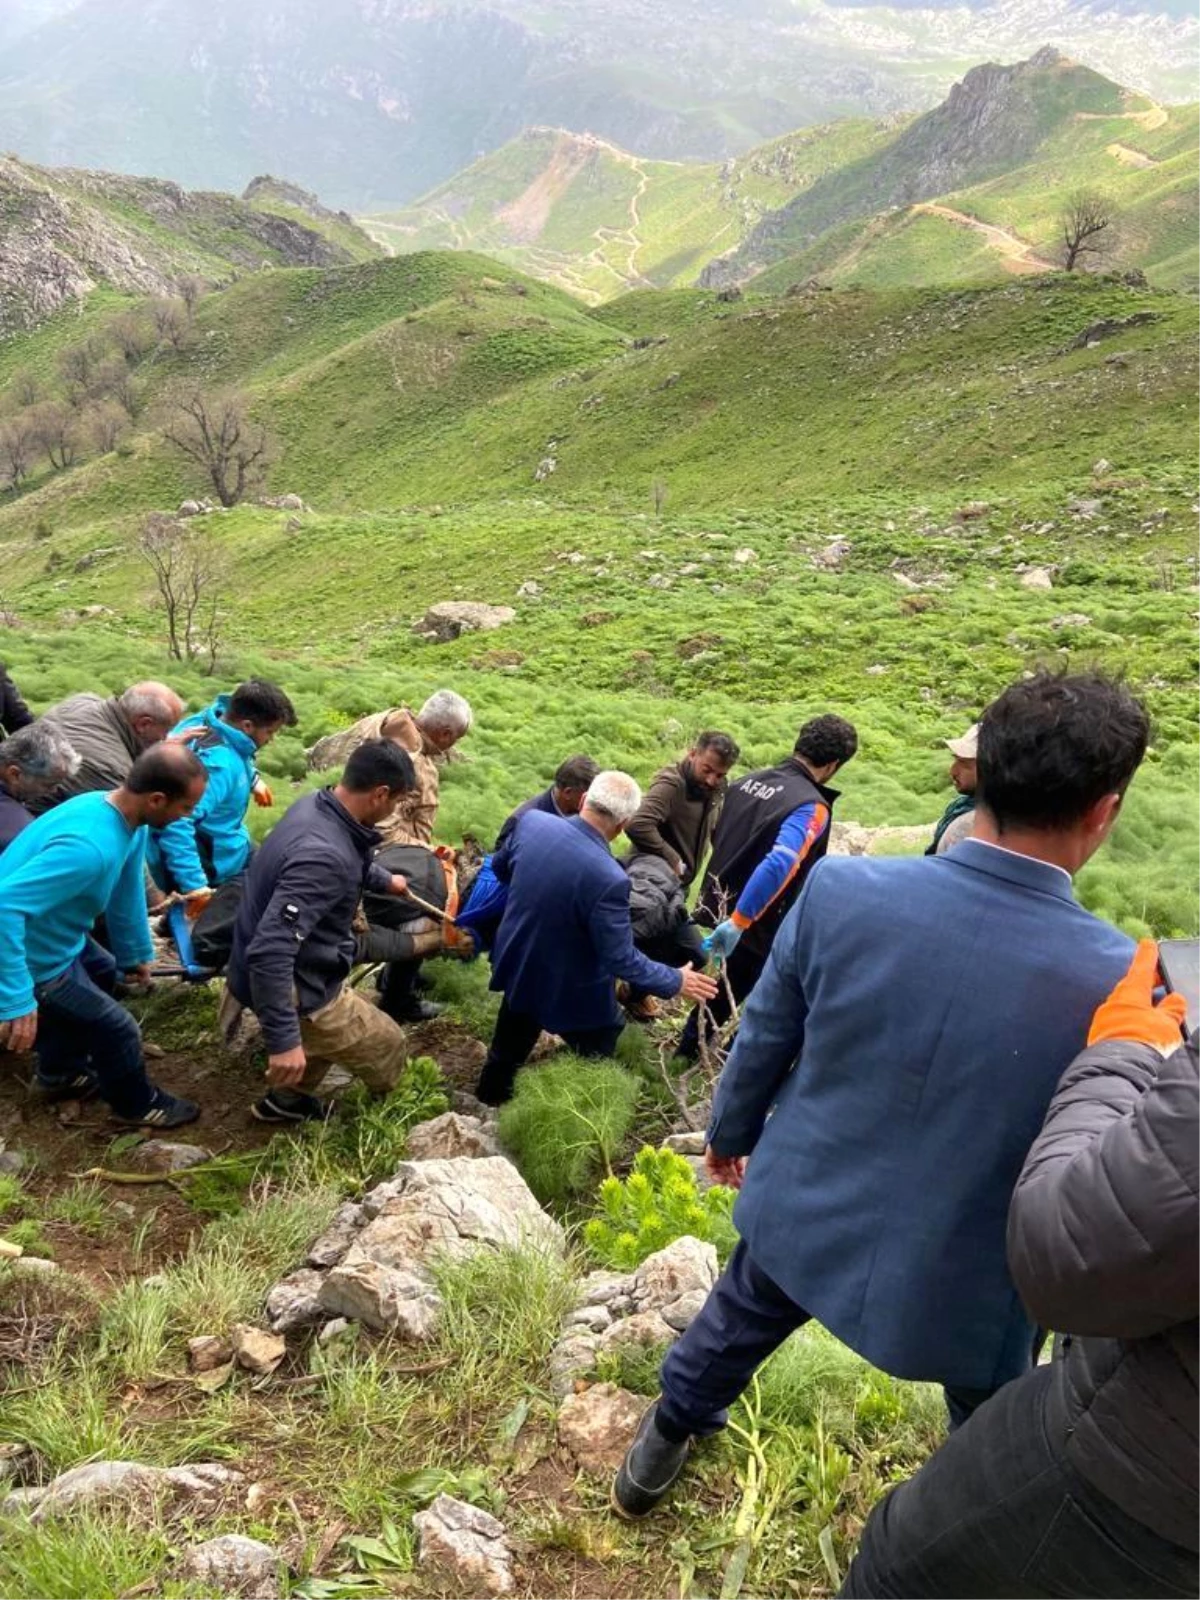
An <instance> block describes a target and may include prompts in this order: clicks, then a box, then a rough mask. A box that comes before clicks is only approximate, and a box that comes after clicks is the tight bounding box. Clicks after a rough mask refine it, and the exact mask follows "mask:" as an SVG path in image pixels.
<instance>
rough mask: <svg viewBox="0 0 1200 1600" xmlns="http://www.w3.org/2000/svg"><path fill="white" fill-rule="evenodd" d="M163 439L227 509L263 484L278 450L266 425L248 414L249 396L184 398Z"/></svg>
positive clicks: (191, 395)
mask: <svg viewBox="0 0 1200 1600" xmlns="http://www.w3.org/2000/svg"><path fill="white" fill-rule="evenodd" d="M163 437H164V438H165V439H166V441H167V443H168V444H170V445H172V446H173V447H174V448H175V449H176V450H177V451H178V452H179V453H180V455H182V456H184V457H185V458H186V459H187V460H188V461H191V462H193V463H194V464H195V465H196V466H197V467H199V468H200V470H201V472H203V474H204V477H205V479H206V480H207V481H208V483H210V484H211V485H212V487H213V489H214V491H215V492H216V496H217V499H218V500H220V502H221V504H222V505H223V506H236V505H237V504H238V502H239V501H240V500H242V499H244V498H245V496H246V493H247V491H248V490H249V489H251V488H253V487H254V486H255V485H256V484H258V483H259V482H260V481H261V479H262V477H263V474H264V473H265V472H266V469H267V467H268V466H269V465H270V463H271V461H272V459H273V457H274V453H275V446H274V441H273V440H272V438H271V436H270V434H269V433H268V432H267V430H266V429H265V428H264V427H263V426H262V424H261V423H258V422H253V421H252V420H251V418H250V416H249V401H248V399H247V397H246V396H245V395H244V394H240V393H238V392H237V391H231V392H228V393H225V394H216V395H206V394H202V393H201V392H200V391H199V390H197V389H193V390H190V391H189V392H187V393H185V394H183V395H181V396H180V398H179V399H178V400H177V401H176V403H175V408H174V413H173V415H172V417H171V419H170V421H168V423H167V425H166V427H164V429H163Z"/></svg>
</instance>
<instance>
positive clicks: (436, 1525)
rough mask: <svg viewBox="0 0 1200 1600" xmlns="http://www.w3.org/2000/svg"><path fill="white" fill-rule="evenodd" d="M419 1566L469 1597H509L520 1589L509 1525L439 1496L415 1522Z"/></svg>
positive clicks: (461, 1503)
mask: <svg viewBox="0 0 1200 1600" xmlns="http://www.w3.org/2000/svg"><path fill="white" fill-rule="evenodd" d="M413 1527H414V1528H415V1530H416V1533H417V1541H418V1544H417V1551H418V1554H417V1561H418V1564H419V1565H420V1566H421V1567H423V1568H427V1569H430V1570H432V1571H434V1572H440V1573H443V1574H445V1575H446V1576H447V1577H449V1578H452V1579H453V1580H454V1582H455V1583H457V1584H458V1585H460V1586H461V1588H462V1589H463V1591H464V1592H465V1593H467V1594H478V1593H479V1592H480V1591H481V1590H483V1591H486V1592H487V1593H488V1594H509V1593H510V1592H511V1591H512V1589H513V1588H514V1587H515V1580H514V1578H513V1570H512V1560H513V1558H512V1551H511V1550H510V1548H509V1544H508V1539H507V1537H506V1535H505V1532H504V1524H503V1523H501V1522H498V1521H497V1520H496V1518H495V1517H493V1516H491V1515H490V1514H489V1513H488V1512H486V1511H482V1510H480V1508H479V1507H478V1506H472V1505H468V1504H467V1503H466V1501H465V1500H455V1499H454V1498H453V1497H452V1496H451V1495H448V1494H440V1495H438V1497H437V1499H436V1500H435V1501H434V1502H433V1504H432V1505H431V1506H430V1507H429V1509H428V1510H427V1511H418V1512H417V1514H416V1516H415V1517H414V1518H413Z"/></svg>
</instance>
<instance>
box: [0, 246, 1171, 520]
mask: <svg viewBox="0 0 1200 1600" xmlns="http://www.w3.org/2000/svg"><path fill="white" fill-rule="evenodd" d="M485 269H486V270H485ZM1147 309H1148V310H1150V311H1152V312H1153V313H1154V315H1155V317H1156V319H1157V320H1156V321H1154V322H1153V323H1152V324H1150V325H1149V326H1147V327H1143V328H1139V329H1136V330H1131V331H1130V333H1128V334H1126V335H1122V336H1121V337H1120V338H1118V339H1117V340H1114V341H1113V342H1111V343H1110V344H1106V345H1105V346H1103V347H1101V348H1100V349H1097V350H1093V351H1074V352H1067V351H1066V346H1067V345H1068V344H1069V343H1070V341H1071V340H1072V338H1073V337H1074V336H1075V335H1076V334H1078V333H1079V332H1080V331H1081V330H1082V329H1083V328H1085V327H1086V326H1088V325H1089V324H1090V323H1091V322H1094V321H1096V320H1098V319H1100V318H1102V317H1119V316H1123V315H1129V314H1131V313H1133V312H1136V311H1141V310H1147ZM198 317H199V337H198V338H197V340H196V342H195V345H194V347H193V348H192V349H191V350H190V351H188V352H186V353H184V354H183V355H181V356H178V357H171V358H170V359H169V360H161V359H160V360H159V362H158V364H157V366H156V367H154V369H153V373H152V375H153V376H154V378H155V379H156V380H157V381H160V382H161V383H166V382H168V381H169V380H171V379H173V378H175V377H179V376H183V375H185V374H186V375H194V376H197V377H199V378H201V379H202V380H203V381H205V382H206V383H219V382H243V383H247V384H249V385H250V386H251V388H252V389H253V390H254V391H255V393H256V394H257V396H258V398H259V404H260V407H261V410H262V412H263V414H264V415H265V416H267V417H268V418H269V419H270V420H271V421H272V422H273V423H274V425H275V426H276V427H277V429H278V431H279V432H280V434H281V435H282V437H283V439H284V441H285V444H286V447H287V448H286V450H285V454H284V458H283V461H282V462H281V464H280V465H279V466H278V467H277V468H276V469H275V471H274V477H273V482H274V485H275V487H277V488H281V489H282V488H286V489H289V490H291V489H295V490H296V491H297V492H299V493H302V494H304V495H305V496H306V497H307V498H309V499H312V500H313V501H314V502H316V503H319V504H322V505H323V506H324V507H326V508H327V509H337V508H341V507H346V508H349V507H352V506H355V507H357V506H362V505H369V506H375V507H382V506H388V505H404V504H407V503H414V502H415V503H422V502H424V503H428V502H432V501H446V502H458V503H461V502H464V501H468V502H469V501H483V500H490V499H494V498H495V497H497V496H499V495H507V496H516V497H518V498H521V499H538V498H541V497H543V496H544V495H545V494H546V493H547V492H548V490H547V488H546V487H545V486H544V485H541V484H537V483H535V481H534V470H535V468H536V467H537V465H538V463H539V461H541V460H542V459H543V458H544V457H546V456H547V455H549V456H550V457H552V458H553V459H554V460H555V461H556V462H557V469H556V471H555V473H554V476H553V481H552V485H551V486H550V491H549V492H552V493H553V496H554V498H555V499H562V498H564V497H565V498H569V499H572V500H575V501H577V502H579V503H589V504H594V503H596V502H597V501H598V502H599V503H601V504H605V503H608V504H618V505H624V506H629V505H634V506H640V505H641V504H644V501H645V497H646V496H647V495H648V493H649V487H650V483H651V480H652V479H654V478H656V477H659V478H663V479H665V480H666V481H667V483H668V486H669V492H670V495H671V503H672V505H673V506H674V507H675V508H676V509H684V508H706V507H712V508H719V507H724V506H728V505H730V504H735V505H751V506H753V505H763V504H774V503H781V502H782V503H787V502H790V501H794V500H797V499H800V498H803V497H805V496H808V495H821V494H834V495H838V494H846V493H854V494H860V493H864V492H871V493H882V494H885V495H886V494H887V493H889V492H893V491H895V492H904V493H916V494H923V493H928V492H935V491H937V490H939V489H940V488H942V487H943V486H945V485H952V486H953V485H956V484H957V485H962V486H965V488H970V490H971V492H980V493H983V492H1002V491H1004V492H1021V493H1027V492H1028V491H1029V489H1030V487H1031V486H1032V485H1036V484H1038V483H1041V482H1044V481H1054V480H1060V481H1067V480H1069V479H1072V478H1073V477H1077V476H1078V475H1079V474H1080V473H1085V472H1086V471H1087V469H1088V467H1089V466H1090V464H1091V462H1092V461H1093V460H1094V459H1096V458H1097V457H1098V456H1100V455H1107V456H1108V457H1109V458H1110V459H1112V460H1115V461H1131V460H1134V461H1138V462H1140V463H1142V464H1147V463H1151V462H1156V461H1162V460H1164V459H1168V458H1170V457H1171V456H1172V455H1173V454H1174V453H1175V452H1176V450H1177V447H1178V445H1177V442H1178V438H1179V436H1180V429H1181V428H1182V427H1183V426H1184V425H1185V421H1184V419H1185V418H1187V417H1188V416H1189V415H1190V407H1191V403H1192V393H1193V372H1192V366H1191V361H1190V356H1189V348H1188V340H1189V338H1190V337H1191V335H1192V330H1193V329H1194V327H1195V308H1194V306H1193V305H1192V304H1191V303H1190V302H1188V301H1186V300H1184V299H1181V298H1178V297H1174V296H1165V295H1155V294H1148V293H1146V292H1137V291H1130V290H1128V289H1125V288H1123V287H1121V286H1120V285H1117V284H1114V283H1112V282H1110V281H1108V280H1094V281H1090V280H1083V279H1074V280H1067V279H1049V280H1041V279H1033V280H1023V281H1019V282H1013V283H1010V284H1008V285H1007V286H1006V287H1004V288H983V289H980V290H976V291H956V292H947V291H942V292H930V291H916V290H897V291H891V292H888V293H884V294H879V295H864V294H862V293H860V292H856V291H850V292H846V293H842V294H831V295H830V294H822V295H816V296H802V297H798V298H785V299H763V300H761V301H760V300H757V299H754V298H751V299H749V300H747V301H744V302H742V303H740V304H736V305H733V306H727V305H722V304H720V303H719V302H717V301H716V300H715V298H714V297H713V296H712V295H711V294H707V293H705V292H703V291H673V292H669V293H657V294H653V293H643V294H635V295H631V296H628V297H626V298H625V299H623V300H621V301H619V302H617V303H615V304H614V305H613V306H611V307H608V308H605V309H604V310H603V311H601V312H597V313H588V312H587V311H586V310H585V309H584V308H582V307H580V306H579V304H578V303H577V302H575V301H572V300H571V299H569V298H568V297H567V296H565V295H563V294H561V293H559V292H558V291H556V290H554V289H552V288H550V287H549V286H547V285H542V284H536V283H530V282H529V281H528V280H523V279H520V278H519V277H518V276H517V275H515V274H513V273H511V272H506V271H505V270H504V269H503V268H501V267H498V266H496V265H495V264H494V263H487V262H484V261H482V260H480V259H479V258H475V259H474V260H473V259H472V258H471V257H469V256H466V255H448V254H447V255H430V256H417V257H404V258H400V259H397V260H393V261H381V262H377V263H370V264H367V265H365V266H361V267H357V268H348V269H343V270H340V271H337V272H333V273H328V274H321V273H317V272H303V271H298V272H293V273H288V274H274V275H268V276H265V277H260V278H255V279H253V280H248V281H245V282H242V283H239V284H237V285H235V286H233V288H231V289H230V290H228V291H227V292H226V293H225V294H223V295H221V296H218V297H210V298H209V299H208V300H206V301H204V302H202V304H201V307H200V310H199V313H198ZM631 336H632V337H634V338H637V337H640V338H663V337H664V336H666V342H663V343H654V344H652V345H650V347H649V348H644V349H636V348H633V346H632V344H631V343H630V342H629V341H630V338H631ZM1117 351H1121V352H1124V353H1125V355H1126V357H1127V363H1126V364H1124V365H1113V364H1110V363H1109V362H1108V361H1107V360H1106V357H1107V356H1108V355H1110V354H1112V353H1115V352H1117ZM1014 369H1016V370H1017V372H1018V376H1016V377H1015V378H1014ZM848 378H849V379H852V381H847V379H848ZM1147 385H1152V386H1153V392H1154V403H1153V405H1147V404H1146V403H1145V396H1144V390H1145V388H1146V386H1147ZM981 418H986V422H987V426H986V427H980V426H979V425H978V423H979V420H980V419H981ZM188 482H189V480H188V479H187V478H186V477H185V476H183V475H181V473H180V471H179V469H178V467H177V466H176V465H175V463H174V462H172V461H170V460H168V459H166V458H165V457H163V456H162V454H161V451H159V450H158V449H157V448H156V447H155V446H154V444H153V436H152V435H149V434H146V435H143V436H142V437H141V438H140V439H138V440H135V441H134V443H133V444H132V445H131V446H129V447H127V448H126V452H125V453H122V454H118V455H115V456H108V457H104V458H101V459H99V460H95V461H92V462H90V463H88V464H86V465H84V466H82V467H81V468H78V469H76V471H75V472H74V473H72V474H70V475H64V476H60V477H58V478H56V479H54V480H52V481H51V482H49V483H46V484H44V485H42V486H41V487H38V488H35V489H34V490H32V491H31V492H28V493H26V494H25V495H24V496H23V497H22V498H21V499H20V500H18V501H17V502H16V503H15V504H12V505H10V506H8V507H6V508H5V509H4V510H2V511H0V537H3V536H4V535H5V533H7V532H11V533H13V534H17V535H19V534H20V533H22V532H28V531H29V529H30V528H31V527H32V526H33V524H34V523H35V522H36V521H37V520H39V519H45V520H47V521H48V522H49V523H50V525H52V526H56V527H57V526H62V525H78V524H81V523H88V522H94V521H97V520H98V519H102V518H105V517H111V516H114V515H119V514H121V513H122V512H123V511H125V510H127V509H130V508H140V507H142V506H145V505H147V504H153V503H155V501H156V500H157V501H158V502H159V503H162V502H163V501H164V500H166V501H168V502H169V500H170V498H171V497H172V496H178V495H179V494H180V493H181V492H182V491H183V490H184V489H185V488H186V487H187V485H188ZM964 492H965V490H964Z"/></svg>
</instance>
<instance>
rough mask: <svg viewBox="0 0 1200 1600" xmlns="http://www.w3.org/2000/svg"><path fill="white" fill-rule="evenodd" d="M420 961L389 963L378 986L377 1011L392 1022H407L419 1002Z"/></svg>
mask: <svg viewBox="0 0 1200 1600" xmlns="http://www.w3.org/2000/svg"><path fill="white" fill-rule="evenodd" d="M420 978H421V963H420V961H389V962H388V964H387V966H386V967H384V969H383V976H382V980H381V982H380V985H379V1009H380V1011H384V1012H386V1013H387V1015H388V1016H389V1017H391V1019H392V1021H393V1022H408V1021H410V1020H411V1012H412V1009H413V1007H414V1006H415V1005H417V1004H418V1002H419V1001H420V998H421V995H420V991H419V983H420Z"/></svg>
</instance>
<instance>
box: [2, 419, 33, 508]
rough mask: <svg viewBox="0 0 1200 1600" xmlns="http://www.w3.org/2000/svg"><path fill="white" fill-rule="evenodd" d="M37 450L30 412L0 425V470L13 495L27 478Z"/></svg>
mask: <svg viewBox="0 0 1200 1600" xmlns="http://www.w3.org/2000/svg"><path fill="white" fill-rule="evenodd" d="M37 450H38V434H37V428H36V427H35V425H34V418H33V416H32V414H31V413H30V412H27V411H20V412H18V413H17V415H16V416H15V417H9V418H7V419H6V421H5V422H3V423H2V424H0V468H3V470H4V476H5V477H6V478H7V480H8V487H9V488H10V489H11V490H12V491H13V493H14V494H15V493H16V492H17V490H18V489H19V488H20V487H21V485H22V483H24V481H25V479H26V478H27V477H28V476H29V469H30V467H31V466H32V465H33V461H34V458H35V456H36V455H37Z"/></svg>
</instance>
